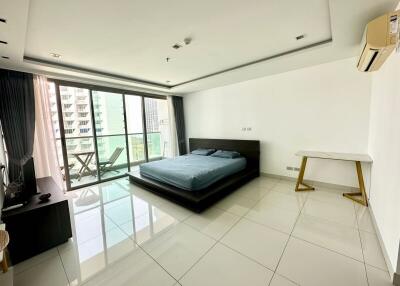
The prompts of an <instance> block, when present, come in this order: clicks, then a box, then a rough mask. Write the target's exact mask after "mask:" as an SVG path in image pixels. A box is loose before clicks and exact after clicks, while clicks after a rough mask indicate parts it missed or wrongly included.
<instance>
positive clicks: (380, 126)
mask: <svg viewBox="0 0 400 286" xmlns="http://www.w3.org/2000/svg"><path fill="white" fill-rule="evenodd" d="M369 153H370V154H371V156H372V158H373V160H374V163H373V166H372V180H371V191H370V202H371V208H372V210H373V213H374V216H375V220H376V223H377V226H378V229H379V232H380V235H381V237H382V240H383V243H384V247H385V248H386V252H387V255H388V257H389V260H390V264H391V267H392V270H395V269H396V265H397V259H398V253H399V239H400V54H393V55H391V57H390V58H389V59H388V61H386V63H385V64H384V65H383V67H382V68H381V69H380V70H379V71H378V72H376V73H374V74H373V77H372V88H371V112H370V136H369Z"/></svg>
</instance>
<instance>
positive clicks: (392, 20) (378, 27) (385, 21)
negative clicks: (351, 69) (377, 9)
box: [357, 10, 400, 72]
mask: <svg viewBox="0 0 400 286" xmlns="http://www.w3.org/2000/svg"><path fill="white" fill-rule="evenodd" d="M399 20H400V10H398V11H395V12H391V13H387V14H385V15H382V16H380V17H378V18H376V19H374V20H372V21H371V22H369V23H368V25H367V27H366V28H365V32H364V37H363V41H362V52H361V56H360V59H359V60H358V64H357V68H358V70H359V71H362V72H371V71H376V70H378V69H379V68H380V67H381V66H382V64H383V63H384V62H385V60H386V59H387V58H388V57H389V55H390V54H391V53H392V51H393V50H394V49H395V48H396V47H397V45H398V44H399V32H400V26H399V23H400V21H399Z"/></svg>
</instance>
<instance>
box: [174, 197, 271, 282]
mask: <svg viewBox="0 0 400 286" xmlns="http://www.w3.org/2000/svg"><path fill="white" fill-rule="evenodd" d="M268 192H269V191H268ZM266 195H267V194H265V195H264V196H266ZM264 196H263V197H262V198H264ZM262 198H260V199H259V200H261V199H262ZM257 203H258V202H257ZM257 203H255V204H254V206H255V205H256V204H257ZM254 206H253V207H254ZM253 207H252V208H253ZM252 208H249V209H248V210H247V211H246V212H245V213H244V214H243V215H241V216H238V215H236V216H238V217H239V219H238V220H237V221H236V222H235V223H234V224H233V225H232V226H231V227H230V228H229V229H228V230H227V231H226V232H225V233H224V234H223V235H222V236H221V237H220V238H219V239H218V240H216V241H215V243H214V244H213V245H212V246H211V247H210V249H208V250H207V251H206V252H205V253H204V254H203V255H202V256H200V257H199V259H198V260H197V261H196V262H195V263H194V264H193V265H192V266H191V267H190V268H189V269H188V270H187V271H186V272H185V273H184V274H183V275H182V276H181V277H180V278H179V279H178V283H180V282H179V281H180V280H181V279H183V277H185V275H186V274H188V273H189V271H191V270H192V269H193V268H194V267H195V266H196V265H197V264H198V263H199V262H200V260H201V259H203V257H205V256H206V255H207V254H208V253H209V252H210V251H211V250H212V249H213V248H214V247H215V246H216V245H217V244H218V243H221V244H222V245H224V246H225V244H224V243H222V242H220V241H221V240H222V239H223V238H224V237H225V235H226V234H227V233H228V232H230V231H231V230H232V229H233V228H234V227H235V226H236V225H237V224H238V223H239V222H240V221H241V220H242V219H244V216H245V215H246V214H247V213H248V212H249V211H250V210H251V209H252ZM224 211H225V212H227V211H226V210H224ZM228 213H229V212H228ZM229 214H231V213H229ZM183 223H184V224H185V225H188V224H187V223H185V222H183ZM188 226H190V225H188ZM191 227H192V226H191ZM192 228H193V227H192ZM193 229H195V228H193ZM195 230H196V231H198V232H199V233H201V234H204V233H203V232H201V231H199V230H197V229H195ZM213 239H214V240H215V238H213ZM230 249H231V248H230ZM235 252H237V251H235ZM237 253H238V252H237ZM239 254H240V255H242V254H241V253H239ZM243 256H244V255H243ZM244 257H246V258H247V256H244ZM263 267H264V268H266V267H265V266H263ZM266 269H268V268H266ZM268 270H269V269H268ZM271 280H272V277H271ZM270 282H271V281H270Z"/></svg>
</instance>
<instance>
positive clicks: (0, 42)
mask: <svg viewBox="0 0 400 286" xmlns="http://www.w3.org/2000/svg"><path fill="white" fill-rule="evenodd" d="M0 44H4V45H7V44H8V43H7V42H6V41H0Z"/></svg>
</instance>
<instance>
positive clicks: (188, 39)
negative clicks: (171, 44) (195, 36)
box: [183, 38, 192, 45]
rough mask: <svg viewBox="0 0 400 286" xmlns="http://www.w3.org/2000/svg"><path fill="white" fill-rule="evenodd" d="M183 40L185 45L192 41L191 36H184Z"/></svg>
mask: <svg viewBox="0 0 400 286" xmlns="http://www.w3.org/2000/svg"><path fill="white" fill-rule="evenodd" d="M183 42H184V43H185V45H189V44H190V43H191V42H192V38H185V39H184V40H183Z"/></svg>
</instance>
